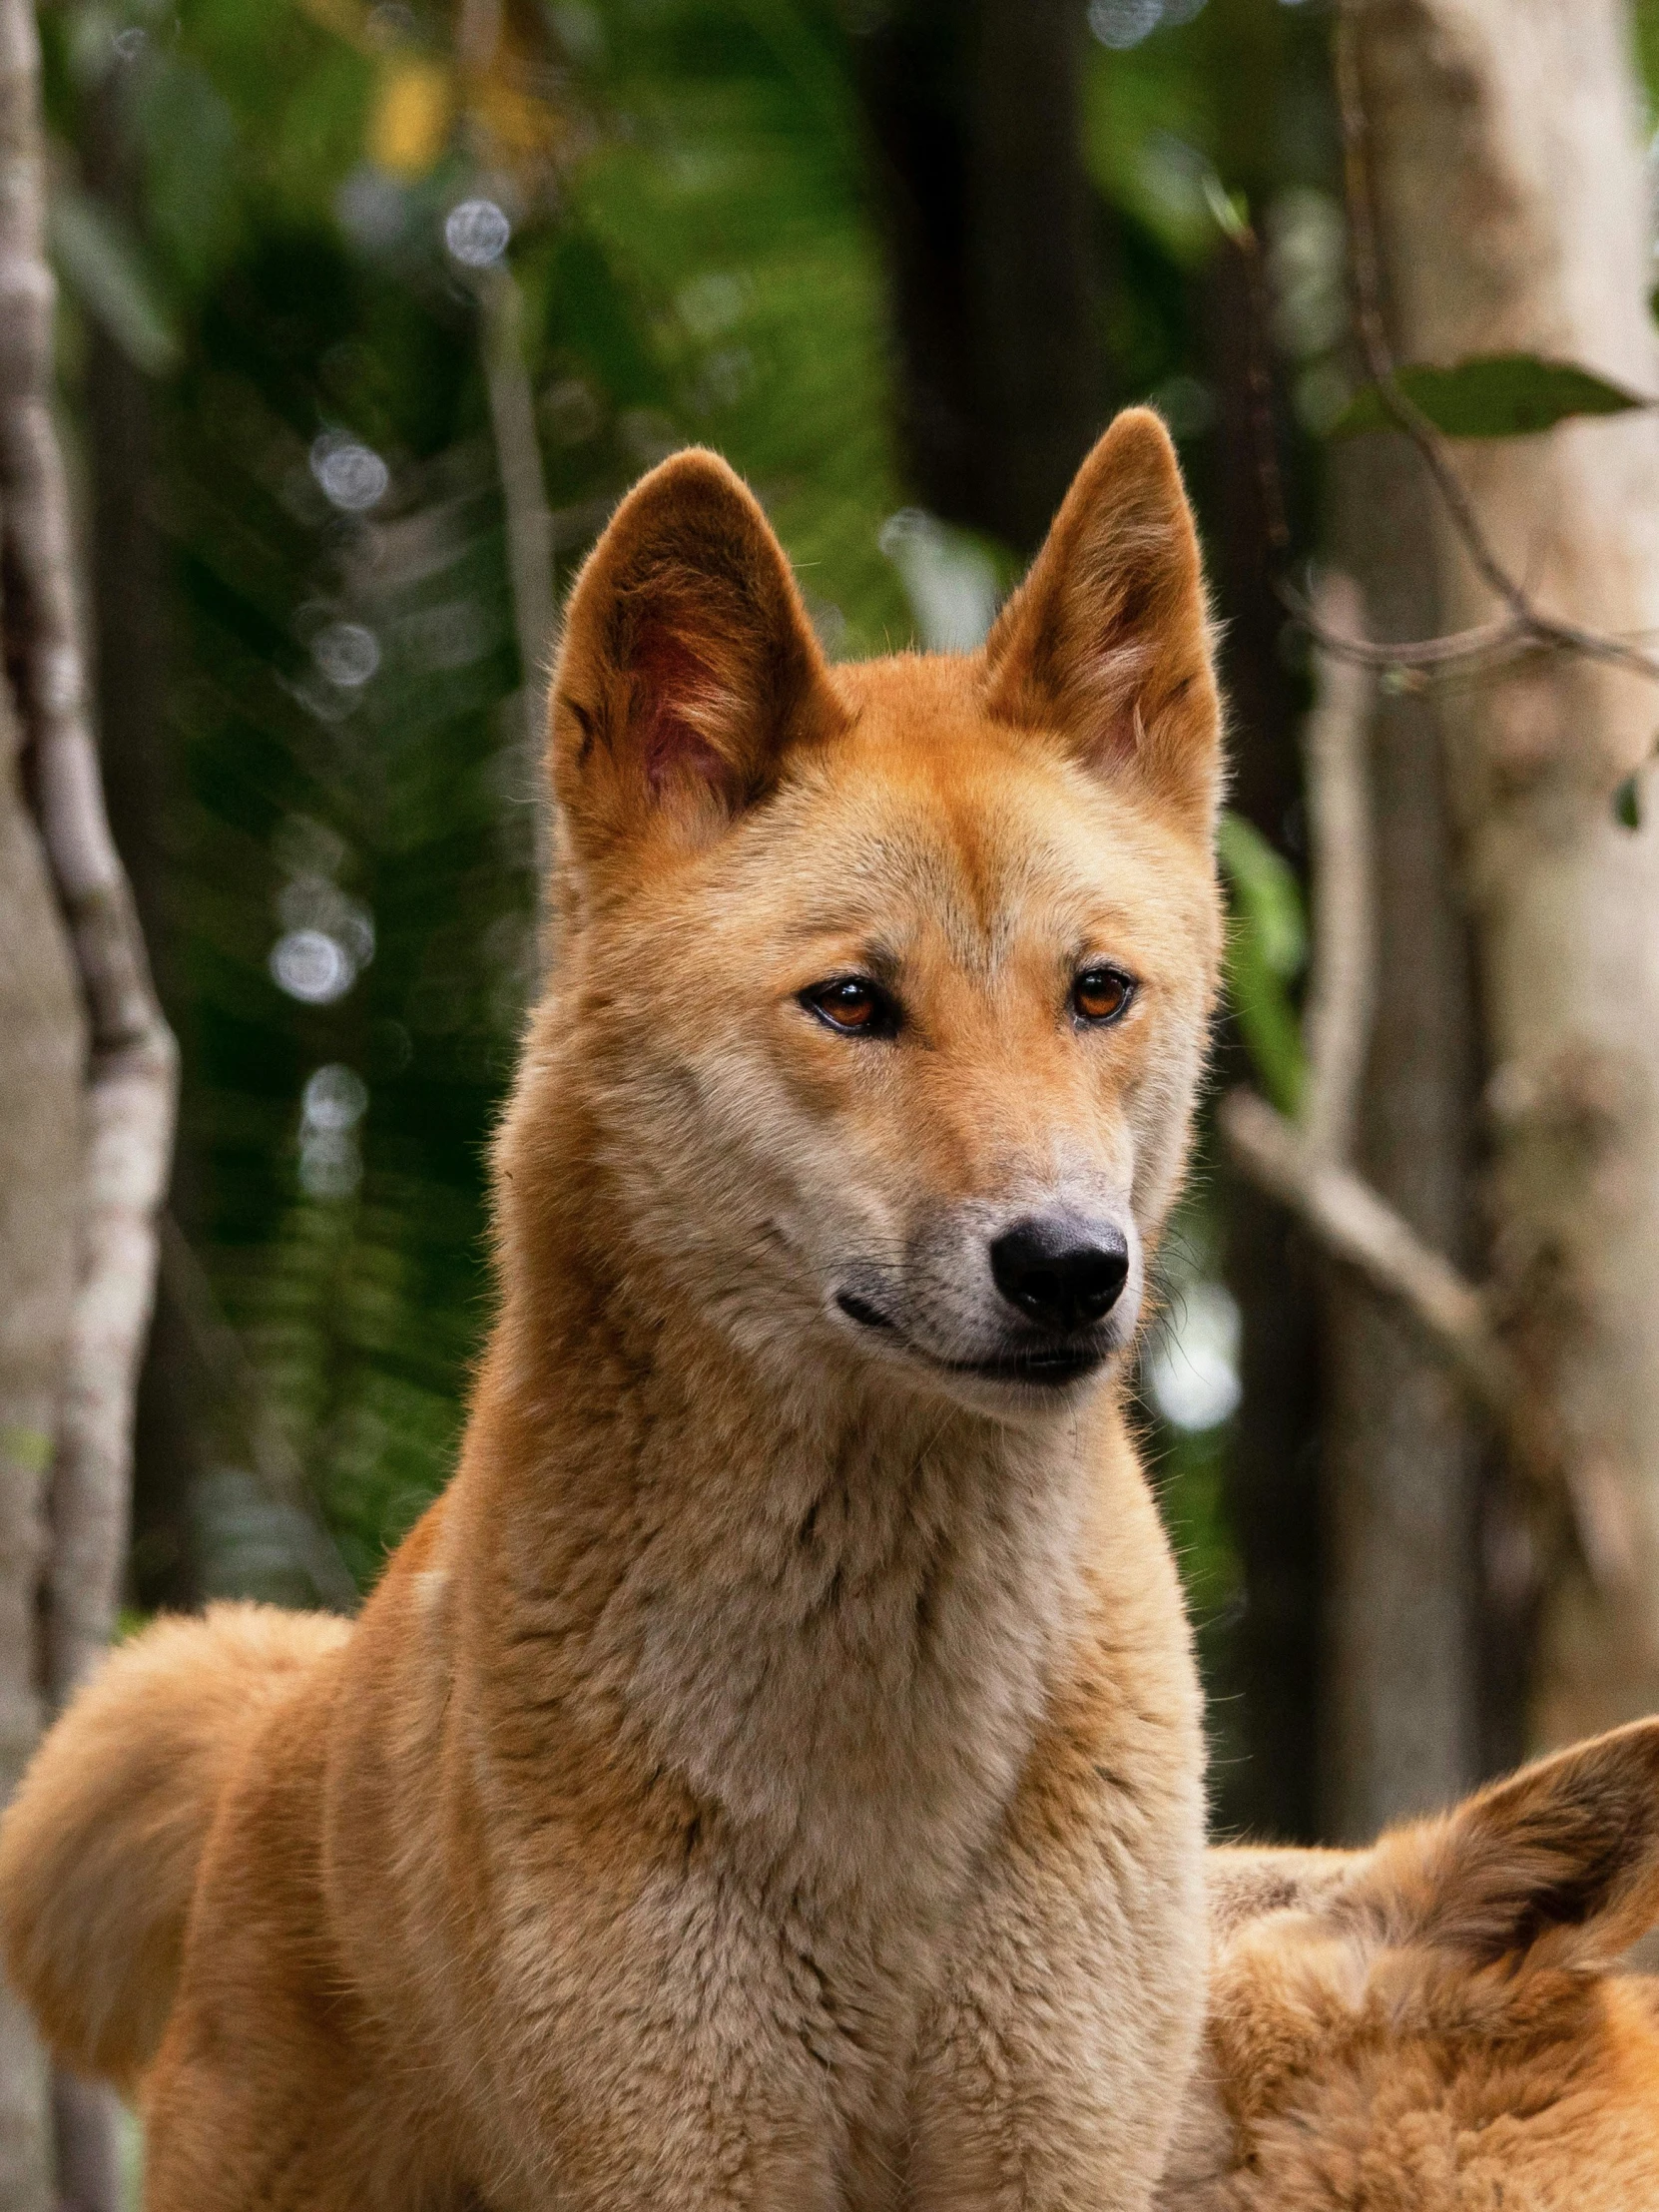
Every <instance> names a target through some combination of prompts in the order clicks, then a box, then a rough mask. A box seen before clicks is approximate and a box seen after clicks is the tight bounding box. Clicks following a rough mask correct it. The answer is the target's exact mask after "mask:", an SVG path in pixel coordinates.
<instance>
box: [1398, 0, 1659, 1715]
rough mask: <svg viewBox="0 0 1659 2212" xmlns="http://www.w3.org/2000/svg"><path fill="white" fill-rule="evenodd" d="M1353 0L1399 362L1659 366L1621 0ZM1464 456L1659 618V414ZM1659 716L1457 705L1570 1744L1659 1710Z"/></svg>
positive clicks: (1636, 706)
mask: <svg viewBox="0 0 1659 2212" xmlns="http://www.w3.org/2000/svg"><path fill="white" fill-rule="evenodd" d="M1356 20H1357V28H1358V36H1359V49H1358V53H1359V63H1360V71H1361V78H1362V83H1363V89H1364V98H1365V105H1366V109H1367V113H1368V116H1369V119H1370V128H1371V138H1372V149H1373V185H1374V191H1375V199H1376V206H1377V212H1378V216H1379V219H1380V225H1381V239H1382V249H1383V257H1384V259H1385V262H1386V270H1385V277H1386V283H1387V288H1388V291H1389V293H1390V295H1391V297H1392V300H1393V303H1394V308H1395V312H1396V315H1397V322H1398V331H1399V338H1400V344H1401V350H1402V352H1403V354H1404V355H1405V357H1407V358H1409V359H1417V360H1435V361H1455V360H1457V359H1459V358H1460V357H1463V356H1466V355H1468V354H1471V353H1476V352H1480V353H1496V352H1506V351H1530V352H1537V353H1542V354H1546V355H1551V356H1554V357H1556V358H1559V359H1566V360H1576V361H1581V362H1583V363H1584V364H1585V365H1587V366H1589V367H1591V368H1594V369H1598V370H1600V371H1602V372H1603V373H1604V374H1609V375H1612V376H1613V377H1615V378H1617V379H1619V380H1620V381H1622V382H1623V383H1625V384H1627V385H1630V386H1633V387H1635V388H1637V389H1640V390H1644V391H1649V392H1651V391H1654V390H1659V347H1656V343H1655V334H1654V328H1653V324H1652V321H1651V319H1650V315H1649V311H1648V304H1647V293H1648V288H1649V286H1650V284H1651V281H1652V274H1653V270H1652V255H1651V251H1650V237H1649V224H1650V213H1649V199H1650V187H1649V182H1648V177H1647V174H1646V171H1645V167H1644V163H1643V149H1642V136H1641V115H1640V102H1639V97H1638V89H1637V81H1636V77H1635V71H1634V59H1633V54H1632V49H1631V22H1630V18H1629V13H1628V9H1627V8H1626V6H1625V5H1623V4H1622V0H1365V4H1364V5H1362V6H1360V7H1359V8H1357V10H1356ZM1455 461H1456V466H1457V468H1458V470H1459V472H1460V474H1461V476H1462V478H1463V480H1464V482H1465V483H1466V484H1467V485H1468V486H1469V488H1470V490H1471V492H1472V494H1473V498H1474V501H1475V505H1476V509H1477V511H1478V514H1479V516H1480V519H1481V523H1482V525H1483V527H1484V529H1485V531H1486V533H1487V535H1488V536H1489V538H1490V540H1491V542H1492V544H1493V546H1494V547H1495V549H1496V550H1497V552H1498V554H1499V555H1500V557H1501V558H1502V560H1503V561H1504V563H1505V565H1506V566H1507V567H1508V569H1509V570H1510V572H1511V573H1512V574H1513V575H1516V576H1518V577H1520V578H1523V579H1524V580H1525V582H1526V584H1527V586H1528V588H1529V590H1530V591H1531V593H1532V595H1533V597H1534V599H1535V601H1536V602H1537V603H1538V604H1539V605H1540V606H1542V607H1544V608H1546V609H1548V610H1549V611H1550V612H1552V613H1555V614H1558V615H1561V616H1564V617H1566V618H1568V619H1571V620H1576V621H1578V622H1580V623H1583V624H1586V625H1589V626H1592V627H1594V628H1596V629H1599V630H1602V631H1610V632H1616V633H1630V634H1642V635H1647V636H1651V635H1652V634H1653V632H1654V630H1655V627H1656V626H1659V446H1656V444H1655V437H1654V431H1653V427H1652V423H1651V420H1650V418H1648V417H1645V416H1628V417H1625V418H1623V419H1621V420H1618V421H1614V422H1609V423H1572V424H1567V425H1563V426H1562V427H1561V428H1559V429H1557V430H1555V431H1554V432H1552V433H1550V434H1549V435H1548V436H1545V437H1534V438H1517V439H1509V440H1500V441H1494V442H1492V443H1490V444H1484V443H1478V444H1477V443H1467V444H1464V445H1462V446H1460V447H1459V448H1457V449H1456V453H1455ZM1434 537H1435V544H1436V550H1437V556H1438V561H1437V566H1438V576H1439V596H1440V618H1441V623H1442V625H1443V626H1444V627H1445V628H1447V629H1458V628H1461V627H1463V626H1464V625H1468V624H1473V623H1477V622H1481V621H1484V620H1486V619H1487V618H1488V617H1489V616H1490V615H1491V613H1492V612H1493V600H1492V595H1491V593H1490V592H1489V590H1488V588H1487V587H1486V585H1485V584H1484V583H1483V582H1482V581H1481V580H1480V578H1479V576H1478V574H1477V573H1476V571H1475V569H1474V567H1473V565H1472V564H1471V562H1470V560H1469V558H1468V556H1467V553H1466V552H1465V550H1464V549H1463V547H1462V545H1461V544H1460V543H1459V541H1458V539H1457V538H1456V536H1455V534H1454V533H1453V531H1452V529H1451V527H1450V525H1449V522H1448V521H1447V518H1446V517H1445V515H1444V513H1443V511H1440V510H1436V513H1435V517H1434ZM1656 723H1659V691H1656V689H1655V687H1654V686H1653V685H1652V684H1651V683H1648V682H1646V681H1644V680H1642V679H1640V678H1638V677H1635V676H1633V675H1631V674H1628V673H1626V672H1622V671H1619V670H1616V669H1613V668H1610V667H1608V666H1606V665H1603V664H1598V663H1596V662H1594V661H1591V660H1587V659H1583V658H1579V657H1570V656H1567V655H1564V654H1559V653H1553V654H1542V653H1534V654H1532V655H1530V656H1528V657H1527V658H1525V659H1523V660H1519V661H1516V662H1513V663H1510V664H1509V665H1508V666H1506V667H1505V668H1504V669H1502V670H1501V671H1500V672H1498V673H1497V674H1496V675H1495V676H1490V677H1485V678H1482V679H1480V680H1478V681H1473V682H1469V683H1466V684H1464V685H1462V686H1460V687H1459V688H1458V690H1457V692H1456V694H1455V697H1454V699H1452V700H1451V701H1450V703H1449V711H1448V713H1447V715H1446V718H1445V730H1446V735H1447V740H1448V747H1449V764H1450V781H1451V791H1452V799H1453V806H1454V809H1455V813H1456V816H1457V820H1458V826H1459V830H1460V836H1461V841H1462V847H1463V859H1464V864H1463V875H1464V882H1465V888H1466V893H1467V898H1468V902H1469V910H1470V913H1471V917H1472V922H1473V928H1474V935H1475V940H1476V945H1477V950H1478V961H1479V976H1480V990H1481V1000H1482V1006H1483V1015H1484V1029H1485V1043H1486V1055H1487V1060H1488V1064H1489V1066H1490V1068H1491V1070H1492V1073H1491V1076H1490V1080H1489V1082H1488V1084H1487V1087H1486V1094H1485V1095H1486V1103H1487V1106H1488V1109H1489V1114H1490V1121H1491V1132H1492V1144H1493V1151H1494V1172H1493V1176H1492V1185H1491V1195H1492V1206H1493V1214H1494V1230H1495V1235H1494V1247H1493V1260H1494V1269H1495V1274H1496V1280H1497V1285H1498V1289H1499V1294H1500V1297H1501V1299H1502V1302H1503V1306H1504V1309H1505V1312H1506V1318H1507V1321H1508V1325H1509V1327H1510V1330H1511V1333H1512V1336H1513V1338H1514V1341H1515V1343H1516V1345H1517V1349H1518V1350H1519V1352H1520V1354H1521V1357H1522V1359H1523V1361H1524V1363H1525V1366H1526V1368H1527V1371H1528V1372H1529V1373H1530V1374H1532V1375H1534V1376H1536V1377H1537V1378H1538V1379H1539V1381H1540V1386H1541V1387H1542V1388H1543V1390H1544V1391H1545V1392H1546V1393H1547V1394H1548V1396H1549V1398H1550V1400H1551V1401H1552V1404H1553V1407H1554V1409H1555V1411H1556V1412H1557V1414H1558V1416H1559V1420H1560V1423H1561V1427H1562V1431H1563V1436H1564V1442H1565V1448H1566V1451H1567V1454H1568V1457H1569V1460H1570V1462H1571V1466H1572V1470H1573V1474H1574V1477H1575V1488H1576V1493H1577V1497H1578V1500H1579V1510H1578V1534H1579V1546H1578V1550H1577V1552H1576V1553H1574V1554H1572V1555H1566V1554H1563V1556H1562V1557H1561V1558H1559V1559H1557V1560H1553V1561H1552V1562H1551V1565H1550V1571H1549V1582H1548V1587H1547V1590H1546V1592H1545V1596H1544V1602H1543V1617H1542V1626H1541V1632H1540V1641H1539V1648H1538V1656H1537V1666H1536V1678H1535V1683H1534V1688H1533V1700H1532V1728H1533V1733H1534V1735H1535V1737H1536V1739H1537V1740H1538V1741H1539V1742H1544V1743H1551V1742H1559V1741H1563V1740H1565V1739H1567V1738H1570V1737H1574V1736H1578V1735H1581V1734H1583V1733H1585V1732H1587V1731H1589V1730H1592V1729H1597V1728H1602V1727H1605V1726H1607V1725H1608V1724H1609V1723H1611V1722H1614V1721H1619V1720H1623V1719H1627V1718H1629V1717H1630V1716H1631V1715H1633V1714H1635V1713H1639V1712H1646V1711H1649V1710H1651V1709H1652V1708H1653V1707H1655V1706H1656V1705H1659V957H1656V956H1655V946H1656V944H1659V825H1656V824H1654V823H1653V822H1652V821H1649V822H1648V823H1647V824H1645V825H1644V827H1643V828H1642V829H1641V830H1639V831H1637V832H1632V831H1630V830H1626V829H1623V828H1621V827H1620V826H1619V825H1618V823H1617V822H1616V821H1615V819H1614V815H1613V811H1612V806H1611V795H1612V793H1613V791H1614V790H1615V788H1616V787H1617V786H1618V785H1619V783H1620V782H1621V780H1622V779H1623V778H1624V777H1625V776H1626V775H1628V774H1629V773H1630V771H1631V770H1632V769H1633V768H1634V767H1635V766H1636V765H1637V764H1638V763H1639V762H1642V761H1644V760H1645V759H1646V758H1647V757H1648V755H1649V752H1650V749H1651V746H1652V742H1653V733H1654V728H1655V724H1656ZM1650 808H1651V798H1650ZM1414 980H1415V978H1414V974H1409V973H1408V974H1407V976H1406V977H1404V978H1401V977H1400V976H1399V974H1398V973H1397V972H1396V973H1395V974H1394V975H1393V976H1390V977H1388V978H1386V983H1387V987H1388V988H1392V989H1397V988H1401V987H1410V986H1413V985H1414Z"/></svg>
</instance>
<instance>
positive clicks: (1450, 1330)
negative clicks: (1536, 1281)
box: [1218, 1090, 1535, 1456]
mask: <svg viewBox="0 0 1659 2212" xmlns="http://www.w3.org/2000/svg"><path fill="white" fill-rule="evenodd" d="M1218 1117H1219V1120H1220V1124H1221V1131H1222V1135H1223V1136H1224V1137H1225V1138H1226V1140H1227V1144H1228V1147H1229V1149H1230V1150H1231V1152H1232V1154H1233V1156H1234V1158H1235V1159H1236V1160H1237V1161H1238V1163H1239V1165H1240V1167H1242V1168H1243V1169H1244V1171H1245V1173H1246V1174H1247V1175H1249V1177H1250V1179H1251V1181H1252V1182H1253V1183H1256V1184H1258V1185H1259V1186H1260V1188H1261V1189H1263V1190H1264V1191H1266V1192H1267V1193H1268V1194H1269V1195H1270V1197H1273V1198H1276V1199H1278V1200H1279V1202H1280V1204H1281V1205H1282V1206H1286V1207H1288V1208H1289V1209H1290V1211H1291V1212H1292V1213H1293V1214H1295V1215H1296V1217H1297V1219H1298V1220H1299V1221H1301V1222H1302V1223H1303V1224H1304V1225H1305V1226H1306V1227H1307V1228H1308V1229H1309V1230H1310V1231H1312V1233H1313V1235H1314V1236H1315V1237H1316V1238H1317V1239H1318V1241H1319V1243H1320V1244H1321V1246H1322V1247H1323V1248H1324V1250H1325V1251H1326V1252H1328V1253H1329V1254H1330V1255H1331V1257H1332V1258H1333V1259H1334V1260H1338V1261H1340V1262H1341V1263H1342V1264H1343V1265H1344V1266H1345V1267H1349V1268H1352V1269H1353V1270H1354V1271H1355V1273H1356V1274H1358V1275H1360V1276H1361V1277H1363V1278H1364V1280H1365V1281H1366V1282H1367V1283H1369V1284H1370V1285H1371V1287H1372V1288H1373V1289H1374V1290H1376V1291H1379V1292H1381V1293H1382V1294H1383V1297H1385V1298H1387V1299H1389V1300H1391V1301H1392V1302H1393V1303H1394V1304H1395V1305H1397V1306H1398V1307H1399V1308H1400V1309H1401V1310H1402V1311H1403V1312H1404V1313H1405V1314H1407V1315H1408V1316H1409V1317H1410V1319H1411V1320H1412V1321H1413V1322H1414V1323H1415V1324H1416V1326H1417V1328H1418V1330H1419V1331H1420V1332H1421V1334H1422V1336H1423V1337H1424V1338H1425V1340H1426V1341H1427V1343H1428V1345H1429V1347H1430V1349H1431V1350H1432V1351H1433V1352H1434V1353H1435V1354H1436V1355H1437V1356H1438V1357H1439V1358H1440V1359H1442V1360H1443V1361H1445V1363H1446V1364H1447V1365H1448V1366H1449V1367H1451V1368H1453V1369H1454V1370H1455V1371H1456V1373H1457V1374H1458V1375H1459V1376H1460V1377H1461V1379H1462V1381H1463V1383H1464V1384H1465V1386H1466V1387H1467V1389H1468V1390H1469V1392H1470V1394H1471V1395H1472V1396H1473V1397H1474V1398H1475V1399H1476V1400H1477V1401H1478V1402H1479V1403H1480V1404H1481V1405H1482V1406H1483V1407H1484V1408H1485V1410H1486V1411H1487V1412H1488V1413H1489V1414H1490V1415H1491V1417H1492V1419H1493V1420H1494V1421H1495V1422H1496V1423H1497V1425H1498V1426H1499V1427H1500V1428H1501V1429H1502V1430H1503V1431H1504V1432H1505V1433H1508V1434H1512V1433H1513V1432H1514V1429H1515V1425H1516V1409H1517V1407H1519V1406H1520V1405H1521V1404H1522V1403H1523V1402H1524V1400H1525V1397H1526V1390H1525V1380H1524V1378H1523V1376H1522V1375H1521V1372H1520V1369H1519V1368H1518V1366H1517V1365H1516V1363H1515V1361H1514V1359H1513V1358H1512V1357H1511V1355H1510V1352H1509V1349H1508V1347H1507V1346H1506V1345H1505V1344H1504V1343H1503V1341H1502V1340H1501V1338H1500V1337H1499V1336H1498V1335H1497V1333H1496V1331H1495V1330H1494V1329H1493V1327H1492V1325H1491V1321H1490V1318H1489V1316H1488V1315H1487V1312H1486V1305H1485V1301H1484V1300H1483V1299H1482V1297H1481V1295H1480V1293H1479V1291H1478V1290H1476V1289H1475V1287H1474V1285H1473V1284H1472V1283H1470V1282H1469V1281H1468V1280H1467V1279H1466V1278H1465V1277H1464V1276H1462V1275H1461V1274H1459V1273H1458V1271H1457V1269H1456V1268H1454V1267H1453V1266H1452V1265H1451V1262H1450V1261H1449V1260H1445V1259H1442V1258H1441V1257H1440V1255H1439V1254H1438V1253H1437V1252H1434V1251H1432V1250H1431V1249H1430V1248H1429V1247H1428V1246H1427V1245H1425V1244H1424V1243H1423V1242H1422V1240H1421V1238H1420V1237H1418V1235H1417V1234H1416V1232H1415V1230H1413V1229H1411V1228H1409V1227H1407V1225H1406V1224H1405V1222H1403V1221H1402V1220H1401V1219H1400V1217H1399V1216H1398V1215H1397V1214H1396V1213H1395V1212H1394V1211H1393V1209H1392V1208H1391V1207H1390V1206H1387V1205H1385V1204H1384V1203H1383V1200H1382V1199H1380V1198H1379V1197H1378V1195H1377V1193H1376V1192H1375V1191H1374V1190H1373V1189H1372V1188H1371V1187H1370V1185H1369V1184H1367V1183H1365V1182H1363V1181H1362V1180H1361V1178H1360V1177H1359V1176H1357V1175H1356V1174H1354V1173H1353V1171H1352V1170H1351V1169H1349V1168H1346V1167H1343V1166H1342V1165H1340V1164H1339V1163H1338V1162H1337V1161H1334V1160H1330V1159H1326V1158H1324V1157H1323V1156H1322V1155H1321V1154H1320V1153H1318V1152H1317V1151H1316V1150H1315V1149H1314V1146H1313V1143H1312V1141H1311V1139H1310V1138H1309V1137H1308V1136H1307V1135H1306V1134H1305V1133H1304V1132H1303V1131H1302V1130H1300V1129H1299V1128H1298V1127H1297V1126H1296V1124H1295V1123H1294V1122H1291V1121H1287V1120H1286V1118H1285V1117H1284V1115H1283V1114H1279V1113H1276V1112H1275V1111H1274V1109H1273V1108H1272V1107H1271V1106H1269V1105H1267V1104H1266V1103H1265V1101H1263V1100H1262V1099H1260V1098H1257V1097H1255V1096H1254V1095H1253V1094H1252V1093H1251V1092H1249V1091H1243V1090H1239V1091H1232V1092H1229V1094H1228V1095H1227V1097H1225V1098H1224V1099H1223V1100H1222V1101H1221V1105H1220V1108H1219V1109H1218ZM1527 1450H1528V1454H1529V1456H1531V1455H1533V1454H1534V1451H1535V1439H1534V1438H1532V1437H1531V1436H1530V1435H1529V1436H1528V1439H1527Z"/></svg>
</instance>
